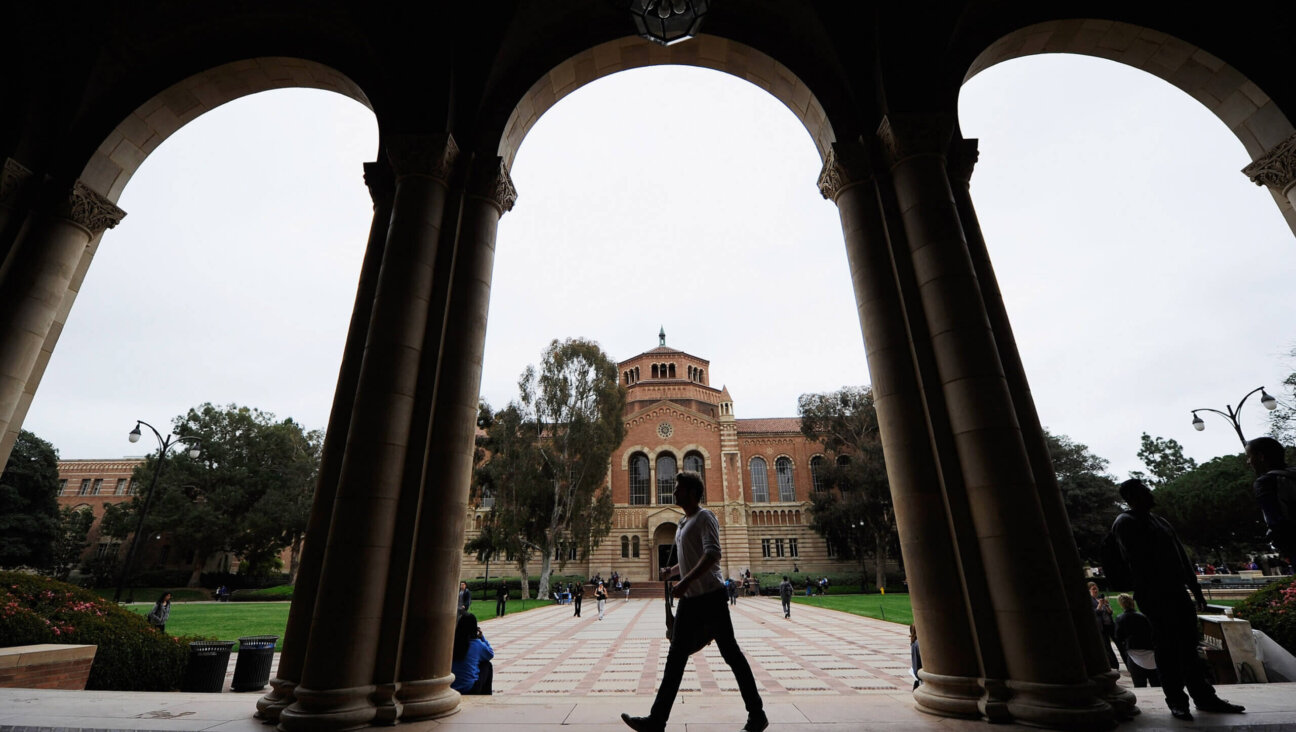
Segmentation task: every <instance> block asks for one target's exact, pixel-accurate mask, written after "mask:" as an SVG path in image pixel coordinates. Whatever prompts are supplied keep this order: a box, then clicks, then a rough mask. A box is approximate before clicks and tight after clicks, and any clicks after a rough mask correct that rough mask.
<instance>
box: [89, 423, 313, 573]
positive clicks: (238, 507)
mask: <svg viewBox="0 0 1296 732" xmlns="http://www.w3.org/2000/svg"><path fill="white" fill-rule="evenodd" d="M173 432H174V433H175V434H177V435H182V436H187V437H198V438H200V439H201V440H202V451H201V454H200V455H199V457H197V458H190V457H189V455H188V452H187V451H185V450H181V451H180V452H178V453H176V454H173V455H170V456H168V457H167V462H166V465H165V467H164V469H163V471H162V473H161V475H160V477H159V478H158V483H157V491H158V495H157V496H156V498H155V499H154V501H153V505H152V507H151V508H150V510H149V515H148V517H147V518H146V520H145V524H144V533H145V535H148V534H150V533H153V532H158V533H162V532H165V533H166V534H167V535H168V536H169V537H170V539H171V541H172V543H173V544H174V545H175V546H176V547H177V549H179V550H180V551H182V552H193V565H192V566H193V572H192V574H191V575H190V578H189V586H190V587H195V586H197V584H198V580H199V577H200V576H201V574H202V569H203V566H204V565H205V564H206V563H207V559H208V558H209V557H210V556H211V555H212V554H213V553H216V552H223V551H229V552H234V553H235V554H239V555H242V556H244V557H249V558H252V559H253V560H255V559H256V558H258V557H261V558H263V559H264V557H266V555H268V554H275V553H278V552H279V551H280V550H282V549H283V548H284V547H288V546H291V547H293V548H294V550H295V551H299V550H300V547H301V541H302V537H303V536H304V534H305V527H306V520H307V518H308V515H309V512H310V501H311V497H312V496H313V495H314V489H315V480H316V477H317V472H318V470H319V454H320V448H321V443H322V436H321V434H320V433H319V432H318V431H312V432H307V431H306V430H304V429H303V428H302V427H301V426H300V425H298V424H297V423H296V422H293V421H292V420H291V419H285V420H282V421H279V420H277V419H276V417H275V416H274V415H273V414H269V413H267V412H262V411H260V410H257V409H252V408H249V407H240V406H237V405H234V404H231V405H229V406H227V407H216V406H213V405H212V404H210V403H208V404H203V405H201V406H199V407H197V408H195V409H191V410H189V412H188V413H187V414H185V415H184V416H181V417H177V418H176V419H175V421H174V423H173ZM157 469H158V465H157V456H156V455H153V456H150V457H149V458H148V459H147V460H146V461H145V463H144V464H143V465H141V466H140V467H138V468H136V470H135V474H134V476H133V478H132V482H133V484H134V485H137V486H148V485H150V484H151V482H152V480H153V475H154V472H155V471H156V470H157ZM147 490H148V489H147V488H143V489H142V491H141V492H140V493H137V494H136V496H135V497H134V498H133V499H132V500H131V501H129V502H126V503H120V504H116V505H115V506H110V507H109V508H108V510H107V512H106V514H105V516H104V521H103V531H104V533H105V534H107V535H109V536H116V537H119V538H125V537H126V536H127V535H129V534H130V533H131V532H133V531H134V530H135V525H136V521H137V519H138V516H139V514H138V511H139V510H140V509H141V508H142V506H143V504H144V502H145V500H146V498H147V496H146V495H145V493H146V492H147ZM263 563H264V562H263ZM254 564H255V561H254ZM293 564H294V565H295V564H296V559H295V558H294V562H293Z"/></svg>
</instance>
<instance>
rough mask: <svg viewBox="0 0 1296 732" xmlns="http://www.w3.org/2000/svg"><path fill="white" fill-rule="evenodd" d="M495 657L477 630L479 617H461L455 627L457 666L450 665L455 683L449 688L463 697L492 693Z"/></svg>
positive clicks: (455, 664) (479, 629)
mask: <svg viewBox="0 0 1296 732" xmlns="http://www.w3.org/2000/svg"><path fill="white" fill-rule="evenodd" d="M494 657H495V649H493V648H491V645H490V643H488V642H487V641H486V637H485V636H483V635H482V632H481V628H479V627H478V626H477V616H476V615H473V614H472V613H464V614H463V615H460V616H459V622H458V623H457V624H456V625H455V640H454V662H453V663H451V665H450V670H451V671H452V672H453V673H454V677H455V680H454V682H453V683H452V684H450V688H452V689H454V690H455V691H457V692H459V693H460V694H490V693H492V692H491V682H492V680H494V678H495V668H494V667H493V666H492V665H491V659H492V658H494Z"/></svg>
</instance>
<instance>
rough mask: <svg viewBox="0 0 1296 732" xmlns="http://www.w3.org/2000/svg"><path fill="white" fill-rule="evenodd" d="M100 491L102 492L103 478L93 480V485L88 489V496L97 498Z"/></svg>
mask: <svg viewBox="0 0 1296 732" xmlns="http://www.w3.org/2000/svg"><path fill="white" fill-rule="evenodd" d="M101 490H103V478H95V481H94V485H93V486H91V487H90V495H92V496H97V495H99V491H101Z"/></svg>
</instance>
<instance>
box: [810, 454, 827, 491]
mask: <svg viewBox="0 0 1296 732" xmlns="http://www.w3.org/2000/svg"><path fill="white" fill-rule="evenodd" d="M823 462H824V460H823V455H815V456H814V457H812V458H810V483H811V485H812V486H813V487H814V491H815V493H818V492H819V491H822V490H825V486H824V482H823V476H822V475H821V473H822V472H823Z"/></svg>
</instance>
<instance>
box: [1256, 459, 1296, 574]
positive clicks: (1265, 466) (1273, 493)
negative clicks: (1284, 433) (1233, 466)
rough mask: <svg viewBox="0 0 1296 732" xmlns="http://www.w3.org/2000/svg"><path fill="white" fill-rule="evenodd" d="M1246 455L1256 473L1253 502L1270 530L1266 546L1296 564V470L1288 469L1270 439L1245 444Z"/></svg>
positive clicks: (1285, 460)
mask: <svg viewBox="0 0 1296 732" xmlns="http://www.w3.org/2000/svg"><path fill="white" fill-rule="evenodd" d="M1246 455H1247V462H1248V463H1250V464H1251V467H1252V468H1253V469H1255V472H1256V479H1255V484H1254V489H1255V498H1256V503H1259V504H1260V512H1261V513H1262V514H1264V522H1265V525H1266V526H1268V527H1269V536H1268V538H1269V543H1271V544H1273V545H1274V548H1276V549H1277V550H1278V553H1279V554H1280V555H1282V556H1283V557H1285V558H1286V559H1290V560H1293V561H1296V470H1293V469H1291V468H1288V467H1287V457H1286V456H1285V455H1283V446H1282V443H1281V442H1279V441H1277V440H1275V439H1274V438H1272V437H1257V438H1256V439H1254V440H1252V441H1250V442H1248V443H1247V445H1246Z"/></svg>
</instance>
